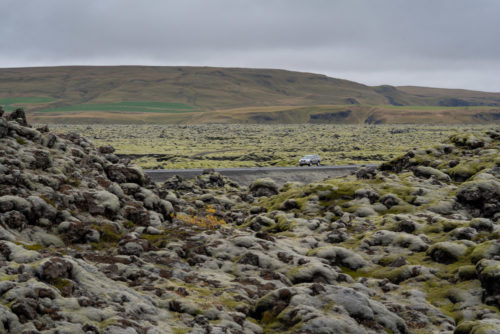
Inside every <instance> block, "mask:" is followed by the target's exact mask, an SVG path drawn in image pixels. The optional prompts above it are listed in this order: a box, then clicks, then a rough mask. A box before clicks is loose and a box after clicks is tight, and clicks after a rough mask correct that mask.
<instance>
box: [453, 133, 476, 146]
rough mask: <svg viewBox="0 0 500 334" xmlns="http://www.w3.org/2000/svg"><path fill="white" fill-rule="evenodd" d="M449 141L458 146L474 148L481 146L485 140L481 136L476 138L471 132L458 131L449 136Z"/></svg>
mask: <svg viewBox="0 0 500 334" xmlns="http://www.w3.org/2000/svg"><path fill="white" fill-rule="evenodd" d="M450 141H451V142H452V143H453V144H455V146H458V147H465V148H468V149H475V148H478V147H483V146H484V144H485V141H484V139H483V138H478V137H476V136H475V135H473V134H472V133H460V134H456V135H454V136H451V137H450Z"/></svg>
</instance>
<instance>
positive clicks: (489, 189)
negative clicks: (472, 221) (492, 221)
mask: <svg viewBox="0 0 500 334" xmlns="http://www.w3.org/2000/svg"><path fill="white" fill-rule="evenodd" d="M457 201H458V202H459V203H460V204H462V205H463V206H465V207H466V208H467V209H469V211H470V212H471V214H472V215H473V216H475V217H479V216H483V217H487V218H488V217H493V216H494V215H495V214H497V213H499V212H500V183H499V182H497V181H495V180H473V181H469V182H466V183H464V184H462V186H461V187H460V188H459V189H458V191H457Z"/></svg>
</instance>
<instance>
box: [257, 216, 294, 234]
mask: <svg viewBox="0 0 500 334" xmlns="http://www.w3.org/2000/svg"><path fill="white" fill-rule="evenodd" d="M275 219H276V223H275V224H273V225H271V226H269V227H267V228H266V229H264V230H265V231H266V232H269V233H281V232H286V231H289V230H292V229H293V228H294V227H295V225H296V224H295V223H293V222H292V221H290V220H288V219H287V218H286V217H285V216H283V215H278V216H277V217H276V218H275Z"/></svg>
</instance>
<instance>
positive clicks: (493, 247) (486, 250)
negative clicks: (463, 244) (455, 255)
mask: <svg viewBox="0 0 500 334" xmlns="http://www.w3.org/2000/svg"><path fill="white" fill-rule="evenodd" d="M499 256H500V240H489V241H485V242H483V243H481V244H479V245H477V246H476V247H474V250H473V251H472V254H471V261H472V263H477V262H479V261H480V260H482V259H493V258H495V257H499Z"/></svg>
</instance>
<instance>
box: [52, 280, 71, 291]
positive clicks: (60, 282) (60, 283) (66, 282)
mask: <svg viewBox="0 0 500 334" xmlns="http://www.w3.org/2000/svg"><path fill="white" fill-rule="evenodd" d="M52 285H54V286H55V287H56V288H57V289H58V290H59V291H61V292H62V291H63V290H64V288H67V287H69V286H71V281H70V280H68V279H66V278H60V277H58V278H56V280H55V281H54V282H53V283H52Z"/></svg>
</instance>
